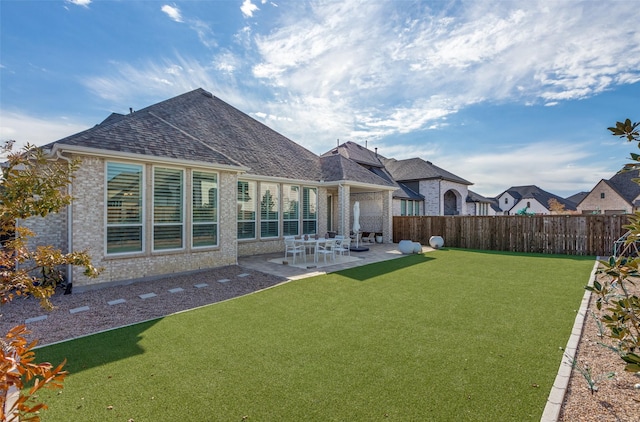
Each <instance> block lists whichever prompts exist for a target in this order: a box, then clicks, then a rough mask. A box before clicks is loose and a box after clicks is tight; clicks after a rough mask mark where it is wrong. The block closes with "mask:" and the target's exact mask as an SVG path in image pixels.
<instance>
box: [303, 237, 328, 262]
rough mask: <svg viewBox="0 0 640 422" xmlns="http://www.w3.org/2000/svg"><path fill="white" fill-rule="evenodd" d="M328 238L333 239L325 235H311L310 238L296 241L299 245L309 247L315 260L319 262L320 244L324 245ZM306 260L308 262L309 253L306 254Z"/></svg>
mask: <svg viewBox="0 0 640 422" xmlns="http://www.w3.org/2000/svg"><path fill="white" fill-rule="evenodd" d="M327 240H331V239H325V238H324V237H321V238H318V239H316V238H313V237H310V238H309V239H295V240H294V242H295V243H297V244H299V245H303V246H304V247H305V249H309V250H310V251H313V262H318V253H317V252H318V246H319V245H324V244H325V243H326V242H327ZM304 260H305V261H304V262H307V254H306V253H305V254H304Z"/></svg>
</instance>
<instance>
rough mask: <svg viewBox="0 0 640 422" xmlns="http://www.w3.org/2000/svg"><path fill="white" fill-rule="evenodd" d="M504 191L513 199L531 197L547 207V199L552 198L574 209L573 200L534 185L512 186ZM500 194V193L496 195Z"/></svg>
mask: <svg viewBox="0 0 640 422" xmlns="http://www.w3.org/2000/svg"><path fill="white" fill-rule="evenodd" d="M505 192H507V193H509V195H511V196H512V197H514V198H515V199H518V200H520V199H526V198H532V199H535V200H536V201H538V202H539V203H541V204H542V205H544V206H545V207H547V208H549V200H550V199H551V198H554V199H555V200H556V201H558V202H559V203H561V204H562V205H564V207H565V209H566V210H572V211H575V209H576V204H575V203H574V202H571V201H568V200H566V199H564V198H561V197H559V196H558V195H554V194H552V193H549V192H547V191H545V190H542V189H540V188H539V187H537V186H535V185H527V186H512V187H510V188H509V189H507V190H506V191H505ZM503 193H504V192H503ZM498 196H500V195H498Z"/></svg>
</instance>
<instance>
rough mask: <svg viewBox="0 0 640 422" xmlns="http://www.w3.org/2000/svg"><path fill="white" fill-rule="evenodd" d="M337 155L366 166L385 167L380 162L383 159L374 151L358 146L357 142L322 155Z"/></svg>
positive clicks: (345, 144) (340, 146)
mask: <svg viewBox="0 0 640 422" xmlns="http://www.w3.org/2000/svg"><path fill="white" fill-rule="evenodd" d="M336 154H340V155H342V156H343V157H345V158H348V159H349V160H352V161H355V162H356V163H358V164H362V165H364V166H372V167H383V164H382V162H381V161H380V158H381V157H379V156H378V155H377V154H376V153H375V152H374V151H371V150H369V149H367V148H365V147H363V146H362V145H359V144H356V143H355V142H351V141H348V142H345V143H344V144H341V145H339V146H338V147H337V148H333V149H332V150H331V151H329V152H326V153H324V154H322V156H323V157H326V156H331V155H336Z"/></svg>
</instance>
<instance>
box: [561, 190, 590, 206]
mask: <svg viewBox="0 0 640 422" xmlns="http://www.w3.org/2000/svg"><path fill="white" fill-rule="evenodd" d="M587 195H589V192H578V193H576V194H573V195H571V196H569V197H567V198H565V199H566V200H567V201H569V202H573V203H574V204H579V203H580V202H582V200H583V199H584V198H586V197H587Z"/></svg>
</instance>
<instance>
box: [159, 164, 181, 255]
mask: <svg viewBox="0 0 640 422" xmlns="http://www.w3.org/2000/svg"><path fill="white" fill-rule="evenodd" d="M183 202H184V194H183V171H182V170H176V169H170V168H162V167H155V168H154V169H153V249H154V250H166V249H181V248H182V247H183V244H184V241H183V239H184V230H183V227H184V212H183V209H184V207H183Z"/></svg>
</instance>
